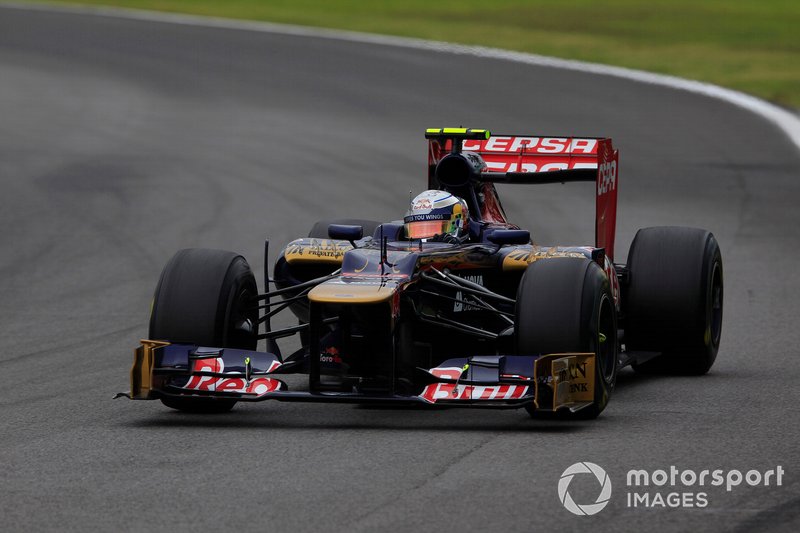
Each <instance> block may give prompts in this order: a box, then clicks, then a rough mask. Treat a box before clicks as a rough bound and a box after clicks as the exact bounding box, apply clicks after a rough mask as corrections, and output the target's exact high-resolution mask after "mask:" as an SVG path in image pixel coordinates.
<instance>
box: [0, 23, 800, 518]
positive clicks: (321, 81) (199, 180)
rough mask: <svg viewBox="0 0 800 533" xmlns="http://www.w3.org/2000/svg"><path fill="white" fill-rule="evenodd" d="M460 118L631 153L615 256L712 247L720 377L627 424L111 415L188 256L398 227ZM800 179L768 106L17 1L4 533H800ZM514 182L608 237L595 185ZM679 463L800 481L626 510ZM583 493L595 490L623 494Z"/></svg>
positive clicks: (567, 233) (530, 196)
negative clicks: (771, 532) (574, 506)
mask: <svg viewBox="0 0 800 533" xmlns="http://www.w3.org/2000/svg"><path fill="white" fill-rule="evenodd" d="M454 124H455V125H458V124H464V125H469V126H475V127H487V128H490V129H493V130H495V131H500V132H519V133H543V134H587V135H606V136H611V137H613V139H614V142H615V144H616V146H617V147H618V148H619V149H620V152H621V173H620V189H619V195H620V196H619V200H620V209H619V211H620V213H619V232H618V237H617V242H618V248H619V253H618V257H617V259H618V260H624V258H625V254H626V251H627V247H628V245H629V243H630V241H631V240H632V238H633V235H634V233H635V230H636V228H639V227H644V226H649V225H662V224H679V225H692V226H699V227H705V228H708V229H710V230H711V231H713V232H714V233H715V235H716V236H717V238H718V239H719V242H720V244H721V247H722V252H723V257H724V261H725V282H726V290H725V298H726V301H725V322H724V330H723V342H722V347H721V349H720V353H719V357H718V359H717V363H716V365H715V366H714V368H713V369H712V371H711V372H710V373H709V374H708V375H707V376H704V377H699V378H669V377H666V378H665V377H659V378H643V377H640V376H637V375H635V374H633V373H632V372H631V371H630V370H626V371H624V372H623V373H622V374H621V375H620V379H619V384H618V389H617V391H616V394H615V395H614V398H613V400H612V403H611V404H610V406H609V408H608V409H607V410H606V411H605V412H604V413H603V415H602V416H601V418H599V419H598V420H596V421H594V422H581V423H552V422H541V421H532V420H530V419H529V418H528V416H527V415H526V414H525V413H524V412H522V411H470V410H447V411H415V410H385V409H365V408H358V407H352V406H337V405H320V404H279V403H266V404H252V405H241V406H240V407H237V409H235V410H234V411H233V412H232V413H230V414H228V415H215V416H189V415H185V414H180V413H177V412H173V411H171V410H169V409H167V408H166V407H163V406H162V405H161V404H160V403H158V402H136V403H133V402H129V401H127V400H116V401H112V400H111V396H112V395H113V394H114V393H115V392H117V391H122V390H127V388H128V383H127V372H128V368H129V365H130V360H131V351H132V349H133V347H134V346H136V344H137V342H138V340H139V339H140V338H142V337H144V336H145V335H146V331H147V326H146V321H147V316H148V306H149V301H150V298H151V295H152V291H153V287H154V285H155V282H156V280H157V277H158V274H159V272H160V269H161V267H162V266H163V264H164V263H165V261H166V260H167V259H168V258H169V257H170V256H171V255H172V253H173V252H174V251H175V250H177V249H179V248H183V247H191V246H205V247H217V248H224V249H231V250H235V251H239V252H241V253H243V254H244V255H245V256H246V257H248V258H249V260H250V262H251V264H252V265H253V267H254V269H256V270H257V271H260V269H261V268H262V265H263V259H262V257H261V252H262V244H263V239H264V238H267V237H268V238H270V239H271V240H272V241H273V242H274V243H275V246H276V247H279V246H280V245H282V244H283V243H285V242H287V241H289V240H290V239H292V238H294V237H297V236H301V235H303V234H304V233H305V232H307V231H308V229H309V227H310V226H311V224H312V223H313V222H314V221H315V220H317V219H321V218H328V217H335V216H357V217H364V218H374V219H389V218H397V217H399V216H401V215H402V213H403V212H404V211H405V209H406V202H407V198H408V191H409V189H413V190H415V191H420V190H421V189H422V188H423V187H424V183H425V179H424V161H425V159H424V158H425V141H424V139H423V137H422V131H423V129H424V128H426V127H430V126H441V125H454ZM798 168H800V156H798V153H797V151H796V150H795V148H794V147H793V146H792V145H791V143H790V142H789V141H788V140H787V139H786V138H785V137H784V135H783V134H782V133H781V132H780V131H778V130H777V129H775V128H774V127H773V126H772V125H770V124H768V123H767V122H765V121H764V120H762V119H760V118H759V117H758V116H755V115H753V114H751V113H748V112H746V111H743V110H740V109H738V108H734V107H732V106H730V105H729V104H725V103H722V102H719V101H716V100H713V99H709V98H706V97H702V96H697V95H692V94H689V93H685V92H680V91H675V90H670V89H666V88H661V87H658V86H652V85H645V84H637V83H632V82H630V81H624V80H619V79H614V78H609V77H602V76H596V75H589V74H581V73H578V72H568V71H563V70H557V69H548V68H541V67H532V66H525V65H519V64H516V63H512V62H506V61H498V60H488V59H480V58H474V57H470V56H463V55H462V56H456V55H450V54H437V53H433V52H431V51H421V50H413V49H402V48H396V47H390V46H378V45H359V44H357V43H351V42H343V41H337V40H331V39H315V38H307V37H306V38H301V37H292V36H286V35H275V34H269V33H257V32H244V31H241V32H237V31H231V30H225V29H208V28H206V29H204V28H197V27H188V26H176V25H172V24H160V23H153V22H149V23H146V22H137V21H131V20H121V19H115V18H109V17H100V16H87V15H78V14H64V13H61V14H56V13H46V12H25V11H21V10H9V9H2V8H0V228H2V231H1V232H0V251H1V252H2V253H1V254H0V294H1V295H2V297H1V298H0V320H1V321H2V322H1V323H0V334H1V337H2V349H1V350H0V523H2V529H3V530H5V531H25V530H84V529H87V528H88V529H94V530H116V529H122V530H151V529H154V530H167V529H177V530H188V529H202V530H211V529H223V530H229V529H242V528H250V529H255V530H259V531H320V530H330V531H375V530H389V531H433V530H437V531H460V530H483V531H520V532H530V531H536V530H542V529H543V528H553V529H556V528H557V529H567V530H572V529H578V528H580V529H581V530H583V529H584V528H586V527H591V528H599V530H609V529H612V528H613V529H615V530H641V529H643V528H651V529H656V530H690V529H703V530H735V529H740V530H749V529H753V528H755V529H758V530H767V529H776V530H790V529H793V528H796V527H797V525H798V521H800V478H798V472H800V458H799V456H798V444H797V443H798V440H800V424H798V414H800V409H799V408H798V405H800V394H799V393H798V391H800V387H798V383H800V364H799V363H798V358H799V356H800V354H799V353H798V348H797V347H798V346H799V345H800V332H799V331H800V330H798V328H797V317H798V315H800V308H798V302H799V301H800V269H798V264H800V257H799V256H800V252H799V250H800V246H799V245H800V209H798V207H797V206H798V203H800V180H798V178H797V177H798V170H797V169H798ZM501 194H504V202H505V207H506V210H507V212H508V213H509V214H510V215H511V217H512V219H513V220H515V221H516V222H518V223H520V224H521V225H524V226H526V227H529V228H531V229H532V233H533V235H534V239H535V240H536V241H537V242H540V243H565V244H566V243H586V242H591V239H592V229H591V220H592V216H591V211H592V202H593V194H592V190H591V188H587V186H586V185H583V184H570V185H566V186H545V187H538V188H537V187H517V188H508V187H507V188H505V189H503V190H502V191H501ZM587 213H588V214H587ZM578 461H592V462H594V463H597V464H599V465H601V466H602V467H604V468H605V469H606V471H607V472H608V473H609V476H610V479H611V481H612V483H613V488H614V493H613V495H612V499H611V502H610V504H609V506H608V507H607V508H606V509H604V510H603V511H602V512H601V513H599V514H597V515H595V516H593V517H575V516H573V515H571V514H569V513H568V512H567V511H566V510H565V509H564V508H563V507H562V506H561V505H560V503H559V499H558V495H557V491H556V486H557V482H558V479H559V477H560V475H561V473H562V471H563V470H564V469H565V468H566V467H567V466H569V465H571V464H572V463H575V462H578ZM670 465H675V466H677V467H678V468H679V469H686V468H692V469H695V470H702V469H715V468H720V469H739V470H743V471H745V470H749V469H761V470H762V471H763V470H766V469H770V468H775V467H776V466H777V465H781V466H782V467H783V468H784V469H785V472H786V473H785V475H784V478H783V485H782V486H780V487H775V486H770V487H739V488H734V489H733V490H732V491H731V492H726V491H725V490H724V488H722V489H721V488H716V487H710V488H709V487H706V488H705V489H702V490H704V491H705V492H707V493H708V500H709V505H708V506H707V507H705V508H691V509H686V508H682V509H642V508H635V509H634V508H629V507H627V505H626V491H627V490H628V489H627V487H626V486H625V481H626V479H625V478H626V476H625V473H626V472H627V471H628V470H630V469H639V468H641V469H648V470H655V469H659V468H667V469H668V468H669V466H670ZM584 481H585V480H584ZM589 481H591V480H589ZM572 490H573V491H575V492H574V495H575V496H576V499H580V498H581V496H582V495H583V497H584V498H588V499H589V500H590V501H591V500H592V498H593V497H594V495H596V494H597V484H596V482H594V481H591V483H588V484H587V483H583V482H579V481H578V478H576V481H575V482H574V484H573V487H572ZM676 490H677V491H678V492H687V491H698V490H701V489H698V488H697V487H691V488H682V487H678V488H677V489H676ZM581 491H582V492H581ZM659 491H660V492H662V493H664V494H666V493H667V492H669V490H663V489H659ZM651 492H652V491H651ZM587 495H588V496H587ZM582 503H588V502H582ZM795 530H796V529H795Z"/></svg>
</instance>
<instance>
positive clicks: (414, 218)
mask: <svg viewBox="0 0 800 533" xmlns="http://www.w3.org/2000/svg"><path fill="white" fill-rule="evenodd" d="M449 218H450V215H446V214H435V213H424V214H419V215H408V216H407V217H405V218H403V222H405V223H409V222H424V221H426V220H448V219H449Z"/></svg>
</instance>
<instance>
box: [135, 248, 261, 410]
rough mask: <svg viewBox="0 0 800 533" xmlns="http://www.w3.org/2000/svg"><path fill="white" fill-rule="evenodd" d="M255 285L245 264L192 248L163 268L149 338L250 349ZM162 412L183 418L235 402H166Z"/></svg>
mask: <svg viewBox="0 0 800 533" xmlns="http://www.w3.org/2000/svg"><path fill="white" fill-rule="evenodd" d="M257 294H258V291H257V288H256V280H255V277H254V276H253V272H252V271H251V270H250V266H249V265H248V264H247V261H246V260H245V259H244V258H243V257H242V256H240V255H237V254H235V253H233V252H226V251H223V250H208V249H203V248H193V249H187V250H181V251H179V252H178V253H176V254H175V255H174V256H173V257H172V259H170V261H169V262H168V263H167V265H166V266H165V267H164V270H163V271H162V273H161V278H160V279H159V281H158V285H157V286H156V292H155V296H154V298H153V311H152V314H151V315H150V335H149V336H150V338H151V339H157V340H165V341H169V342H175V343H185V344H196V345H198V346H212V347H217V348H240V349H245V350H255V349H256V344H257V342H258V339H257V331H258V310H257V309H256V308H255V306H254V305H253V298H254V297H255V296H256V295H257ZM161 402H162V403H163V404H164V405H166V406H167V407H171V408H173V409H178V410H179V411H185V412H188V413H223V412H226V411H230V410H231V409H232V408H233V406H234V405H235V404H236V400H228V399H218V398H174V397H165V398H162V399H161Z"/></svg>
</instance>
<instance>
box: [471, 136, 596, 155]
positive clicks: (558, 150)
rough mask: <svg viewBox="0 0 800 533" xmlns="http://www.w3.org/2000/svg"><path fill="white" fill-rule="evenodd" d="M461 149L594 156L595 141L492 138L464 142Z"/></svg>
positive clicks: (554, 138) (563, 138) (546, 138)
mask: <svg viewBox="0 0 800 533" xmlns="http://www.w3.org/2000/svg"><path fill="white" fill-rule="evenodd" d="M463 149H464V150H468V151H472V152H499V153H518V152H520V151H522V152H524V153H530V154H544V155H547V154H579V155H595V154H597V139H573V138H568V137H503V136H498V137H494V136H492V137H491V138H489V140H486V141H479V140H465V141H464V144H463Z"/></svg>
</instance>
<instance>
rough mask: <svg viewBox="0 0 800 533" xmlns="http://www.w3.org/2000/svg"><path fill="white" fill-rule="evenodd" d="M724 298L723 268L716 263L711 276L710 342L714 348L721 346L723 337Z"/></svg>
mask: <svg viewBox="0 0 800 533" xmlns="http://www.w3.org/2000/svg"><path fill="white" fill-rule="evenodd" d="M722 298H723V290H722V268H721V267H720V264H719V262H715V263H714V270H713V272H712V274H711V320H710V323H709V326H710V334H711V339H710V340H711V344H712V345H713V346H719V339H720V337H721V336H722Z"/></svg>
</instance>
